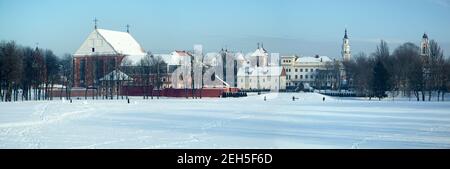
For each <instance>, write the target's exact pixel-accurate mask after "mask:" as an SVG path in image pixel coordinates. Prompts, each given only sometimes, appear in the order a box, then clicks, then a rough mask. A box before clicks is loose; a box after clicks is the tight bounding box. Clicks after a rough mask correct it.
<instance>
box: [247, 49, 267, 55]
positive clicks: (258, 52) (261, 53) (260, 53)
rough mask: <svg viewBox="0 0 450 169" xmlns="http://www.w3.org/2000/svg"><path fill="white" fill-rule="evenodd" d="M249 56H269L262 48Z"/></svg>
mask: <svg viewBox="0 0 450 169" xmlns="http://www.w3.org/2000/svg"><path fill="white" fill-rule="evenodd" d="M251 56H269V54H268V53H267V51H266V50H265V49H264V48H258V49H256V50H255V52H253V53H252V55H251Z"/></svg>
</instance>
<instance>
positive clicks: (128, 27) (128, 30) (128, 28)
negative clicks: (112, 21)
mask: <svg viewBox="0 0 450 169" xmlns="http://www.w3.org/2000/svg"><path fill="white" fill-rule="evenodd" d="M127 32H128V33H130V25H129V24H127Z"/></svg>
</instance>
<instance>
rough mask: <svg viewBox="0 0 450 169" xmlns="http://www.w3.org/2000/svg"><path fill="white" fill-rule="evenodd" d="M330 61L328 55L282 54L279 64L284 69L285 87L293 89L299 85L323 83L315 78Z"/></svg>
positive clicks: (311, 85)
mask: <svg viewBox="0 0 450 169" xmlns="http://www.w3.org/2000/svg"><path fill="white" fill-rule="evenodd" d="M332 62H333V61H332V60H331V59H330V58H329V57H328V56H319V55H316V56H314V57H309V56H307V57H298V56H282V57H281V66H283V67H284V69H286V86H287V89H289V90H295V89H299V87H301V86H303V87H306V86H310V87H318V86H321V85H323V84H318V82H317V80H316V79H317V78H318V75H319V72H320V71H323V70H326V69H327V66H329V65H331V64H332ZM325 83H327V82H325ZM325 85H327V84H325ZM300 90H302V89H300Z"/></svg>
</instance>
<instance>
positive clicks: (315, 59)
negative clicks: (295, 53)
mask: <svg viewBox="0 0 450 169" xmlns="http://www.w3.org/2000/svg"><path fill="white" fill-rule="evenodd" d="M331 61H332V60H331V59H330V58H329V57H328V56H316V57H311V56H305V57H299V58H297V60H296V62H299V63H305V62H308V63H311V62H312V63H314V62H315V63H317V62H331Z"/></svg>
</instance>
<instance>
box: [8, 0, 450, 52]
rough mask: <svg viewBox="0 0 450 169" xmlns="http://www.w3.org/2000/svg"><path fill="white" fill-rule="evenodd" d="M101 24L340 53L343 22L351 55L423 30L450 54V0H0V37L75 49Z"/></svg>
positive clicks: (139, 34) (171, 42)
mask: <svg viewBox="0 0 450 169" xmlns="http://www.w3.org/2000/svg"><path fill="white" fill-rule="evenodd" d="M94 17H97V18H98V19H99V20H100V21H99V27H100V28H104V29H111V30H119V31H125V30H126V28H125V25H126V24H130V25H131V33H132V34H133V36H134V37H135V38H136V39H137V40H138V41H139V42H140V43H141V45H142V46H143V47H144V48H145V49H146V50H148V51H152V52H154V53H168V52H170V51H173V50H176V49H192V46H193V45H194V44H203V46H204V50H206V51H207V52H210V51H217V50H219V49H220V48H222V47H228V48H229V49H231V50H234V51H243V52H250V51H253V50H254V49H255V48H256V43H257V42H263V43H264V47H265V48H267V49H268V50H269V52H279V53H281V54H282V55H288V54H298V55H314V54H321V55H328V56H331V57H340V46H341V41H342V37H343V34H344V29H345V27H347V28H348V30H349V36H350V40H351V41H350V42H351V45H352V51H353V53H354V54H355V53H357V52H360V51H364V52H366V53H371V52H373V51H374V49H375V47H376V45H377V43H378V42H379V39H385V40H386V41H387V42H388V43H389V45H390V48H391V50H393V49H394V48H395V47H396V46H398V45H399V44H401V43H403V42H407V41H410V42H414V43H416V44H418V43H419V42H420V40H421V37H422V34H423V33H424V32H425V31H426V32H427V33H428V34H429V37H430V38H431V39H435V40H437V41H438V42H439V43H440V44H441V46H442V48H443V49H444V50H445V53H446V55H449V54H450V0H376V1H375V0H145V1H144V0H142V1H140V0H109V1H106V0H0V40H15V41H16V42H18V43H19V44H23V45H28V46H35V44H36V42H39V46H40V47H44V48H49V49H52V50H53V51H55V52H56V53H57V54H62V53H74V52H75V51H76V50H77V49H78V47H79V46H80V45H81V43H82V42H83V41H84V39H85V38H86V37H87V35H88V34H89V33H90V32H91V31H92V30H93V27H94V26H93V21H92V20H93V18H94Z"/></svg>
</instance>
